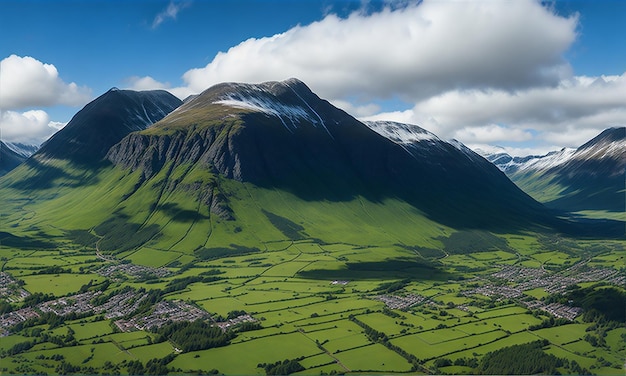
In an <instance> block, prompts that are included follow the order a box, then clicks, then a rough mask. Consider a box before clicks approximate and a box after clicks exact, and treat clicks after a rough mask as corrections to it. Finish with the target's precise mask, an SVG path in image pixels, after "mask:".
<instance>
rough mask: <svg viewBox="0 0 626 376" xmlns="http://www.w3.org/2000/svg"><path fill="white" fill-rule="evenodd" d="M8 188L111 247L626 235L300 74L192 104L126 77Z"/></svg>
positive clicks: (3, 187)
mask: <svg viewBox="0 0 626 376" xmlns="http://www.w3.org/2000/svg"><path fill="white" fill-rule="evenodd" d="M0 192H2V193H3V195H4V197H7V198H9V199H10V201H11V202H15V205H16V206H15V208H14V209H13V210H14V211H15V212H16V213H18V214H15V218H17V219H16V220H17V221H18V222H16V225H17V223H19V225H24V223H27V222H28V220H26V222H23V221H22V219H19V218H22V217H23V216H24V215H25V214H19V213H21V212H22V211H25V212H24V213H34V212H36V213H37V216H36V223H33V224H32V226H33V228H36V226H38V225H39V223H43V222H45V221H48V222H50V223H54V224H55V225H54V226H55V228H58V229H63V231H65V232H66V233H67V234H77V231H78V233H79V234H80V233H81V231H82V232H86V233H83V235H80V236H77V239H78V240H77V241H79V242H80V241H84V239H86V238H87V239H88V238H89V237H90V236H93V235H90V234H92V233H96V234H97V235H98V236H99V237H100V239H101V240H100V241H99V242H98V244H99V245H100V247H101V248H102V249H104V250H111V251H113V250H117V251H121V250H127V249H132V248H133V247H138V246H142V245H143V246H146V245H148V246H150V247H156V248H157V249H170V248H172V247H178V246H184V247H186V248H188V249H192V250H194V249H195V250H202V249H204V248H205V247H208V246H209V245H212V246H213V247H215V246H216V244H217V245H221V246H223V247H241V246H247V247H261V246H265V245H263V244H266V243H267V242H271V241H275V239H276V238H277V237H278V238H281V237H283V238H287V239H291V240H294V239H299V238H301V237H302V236H305V234H306V236H307V237H314V238H316V239H322V240H321V241H345V237H346V236H348V237H349V236H352V235H351V234H359V233H364V231H365V233H368V234H369V233H370V232H371V231H368V230H367V229H372V231H376V233H379V234H387V235H385V236H389V237H391V238H393V239H394V240H393V242H394V243H393V244H417V243H420V242H428V241H426V240H424V239H426V238H429V237H430V238H429V239H431V238H434V237H435V236H441V234H445V233H448V232H449V231H451V230H450V229H457V230H469V229H480V230H489V231H497V232H508V233H510V232H518V231H526V230H532V229H535V230H537V229H539V230H541V231H544V230H545V229H551V230H550V231H564V232H570V233H576V234H578V235H584V234H594V235H597V234H600V233H603V234H609V235H610V236H620V235H623V224H620V223H617V222H610V221H607V222H603V223H599V224H598V225H594V226H588V225H587V224H584V225H582V224H580V223H574V222H570V221H566V220H563V219H559V218H558V217H556V216H555V215H554V213H553V212H552V211H551V210H549V209H547V208H546V207H544V206H543V205H542V204H540V203H539V202H537V201H535V200H534V199H533V198H531V197H530V196H529V195H528V194H526V193H525V192H523V191H522V190H521V189H520V188H518V187H517V186H516V185H515V184H513V183H512V182H511V180H509V179H508V178H507V176H506V175H505V174H504V173H503V172H502V171H500V170H499V169H498V168H497V167H496V166H494V165H493V164H492V163H490V162H488V161H487V160H486V159H484V158H482V157H481V156H479V155H478V154H476V153H474V152H473V151H471V150H470V149H468V148H467V147H465V146H464V145H462V144H461V143H459V142H456V141H451V142H448V141H443V140H441V139H439V138H438V137H437V136H435V135H433V134H432V133H429V132H427V131H425V130H424V129H421V128H420V127H418V126H415V125H410V124H401V123H394V122H366V123H363V122H360V121H358V120H357V119H355V118H354V117H352V116H350V115H349V114H347V113H346V112H344V111H342V110H340V109H338V108H336V107H334V106H332V105H331V104H330V103H329V102H327V101H325V100H323V99H320V98H319V97H318V96H317V95H316V94H314V93H313V92H312V91H311V90H310V89H309V88H308V87H307V86H306V85H305V84H304V83H303V82H301V81H298V80H296V79H290V80H286V81H282V82H266V83H262V84H254V85H253V84H240V83H224V84H219V85H216V86H213V87H211V88H209V89H207V90H206V91H204V92H203V93H201V94H199V95H197V96H193V97H190V98H188V99H187V100H186V101H185V102H184V103H183V102H181V101H180V100H178V99H177V98H175V97H174V96H172V95H171V94H169V93H167V92H165V91H149V92H135V91H130V90H117V89H112V90H110V91H108V92H107V93H105V94H103V95H102V96H100V97H99V98H97V99H96V100H94V101H93V102H91V103H89V104H88V105H87V106H85V108H83V109H82V110H81V111H79V112H78V113H77V114H76V115H75V116H74V118H73V119H72V120H71V121H70V123H68V125H67V126H66V127H65V128H63V129H62V130H61V131H59V132H58V133H57V134H55V135H54V136H53V137H52V138H50V139H49V140H48V141H47V142H46V143H44V145H42V147H41V148H40V149H39V150H38V151H37V152H36V153H35V154H34V155H33V156H31V157H30V158H29V159H28V160H27V161H26V162H25V163H23V164H22V165H20V166H19V167H17V168H15V169H14V170H13V171H11V172H10V173H9V174H7V175H6V176H4V177H3V178H2V179H0ZM24 197H28V205H29V206H28V208H27V207H24V206H21V205H22V204H21V202H23V201H24ZM28 217H29V218H31V217H30V216H28ZM33 220H34V219H33ZM620 226H621V227H620ZM391 234H395V235H391ZM437 234H438V235H437ZM368 236H369V235H368ZM208 237H210V238H211V242H209V241H208ZM361 240H362V241H363V242H365V243H366V242H367V240H366V238H365V237H361ZM361 240H359V238H358V237H357V238H355V239H353V241H357V242H358V241H361ZM365 243H364V245H366V244H365Z"/></svg>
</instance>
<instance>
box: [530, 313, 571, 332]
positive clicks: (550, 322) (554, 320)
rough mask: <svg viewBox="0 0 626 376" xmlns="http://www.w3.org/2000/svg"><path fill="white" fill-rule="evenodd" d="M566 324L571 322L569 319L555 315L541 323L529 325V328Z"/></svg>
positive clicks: (535, 328)
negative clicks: (555, 316)
mask: <svg viewBox="0 0 626 376" xmlns="http://www.w3.org/2000/svg"><path fill="white" fill-rule="evenodd" d="M565 324H569V320H568V319H564V318H554V316H550V317H549V318H547V319H545V320H543V321H542V322H541V324H536V325H530V326H529V327H528V330H537V329H543V328H552V327H554V326H561V325H565Z"/></svg>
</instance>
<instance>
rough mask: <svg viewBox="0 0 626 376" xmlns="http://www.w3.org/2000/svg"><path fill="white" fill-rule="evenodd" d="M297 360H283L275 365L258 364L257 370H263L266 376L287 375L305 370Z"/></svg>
mask: <svg viewBox="0 0 626 376" xmlns="http://www.w3.org/2000/svg"><path fill="white" fill-rule="evenodd" d="M300 360H302V358H298V359H285V360H283V361H282V362H281V361H280V360H279V361H278V362H276V363H260V364H258V365H257V367H258V368H263V369H264V370H265V374H266V375H289V374H292V373H295V372H300V371H304V370H305V368H304V367H303V366H302V364H300V362H299V361H300Z"/></svg>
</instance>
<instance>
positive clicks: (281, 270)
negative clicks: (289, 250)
mask: <svg viewBox="0 0 626 376" xmlns="http://www.w3.org/2000/svg"><path fill="white" fill-rule="evenodd" d="M315 263H316V262H315V261H290V262H285V263H282V264H278V265H275V266H273V267H271V268H269V269H268V270H267V271H265V272H264V273H263V276H265V277H287V278H290V277H295V276H296V274H298V272H299V271H300V270H303V269H305V268H307V267H309V266H310V265H314V264H315Z"/></svg>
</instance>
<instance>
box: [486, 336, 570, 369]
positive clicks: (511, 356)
mask: <svg viewBox="0 0 626 376" xmlns="http://www.w3.org/2000/svg"><path fill="white" fill-rule="evenodd" d="M548 344H549V342H548V341H547V340H543V341H535V342H531V343H526V344H523V345H514V346H509V347H505V348H502V349H500V350H496V351H493V352H490V353H487V354H485V356H484V357H483V358H482V359H481V361H480V364H479V365H478V368H477V369H476V370H477V372H478V373H480V374H484V375H535V374H544V375H556V374H558V372H557V367H562V366H563V360H562V359H560V358H557V357H556V356H554V355H551V354H546V353H545V352H543V350H542V347H544V346H547V345H548Z"/></svg>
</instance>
